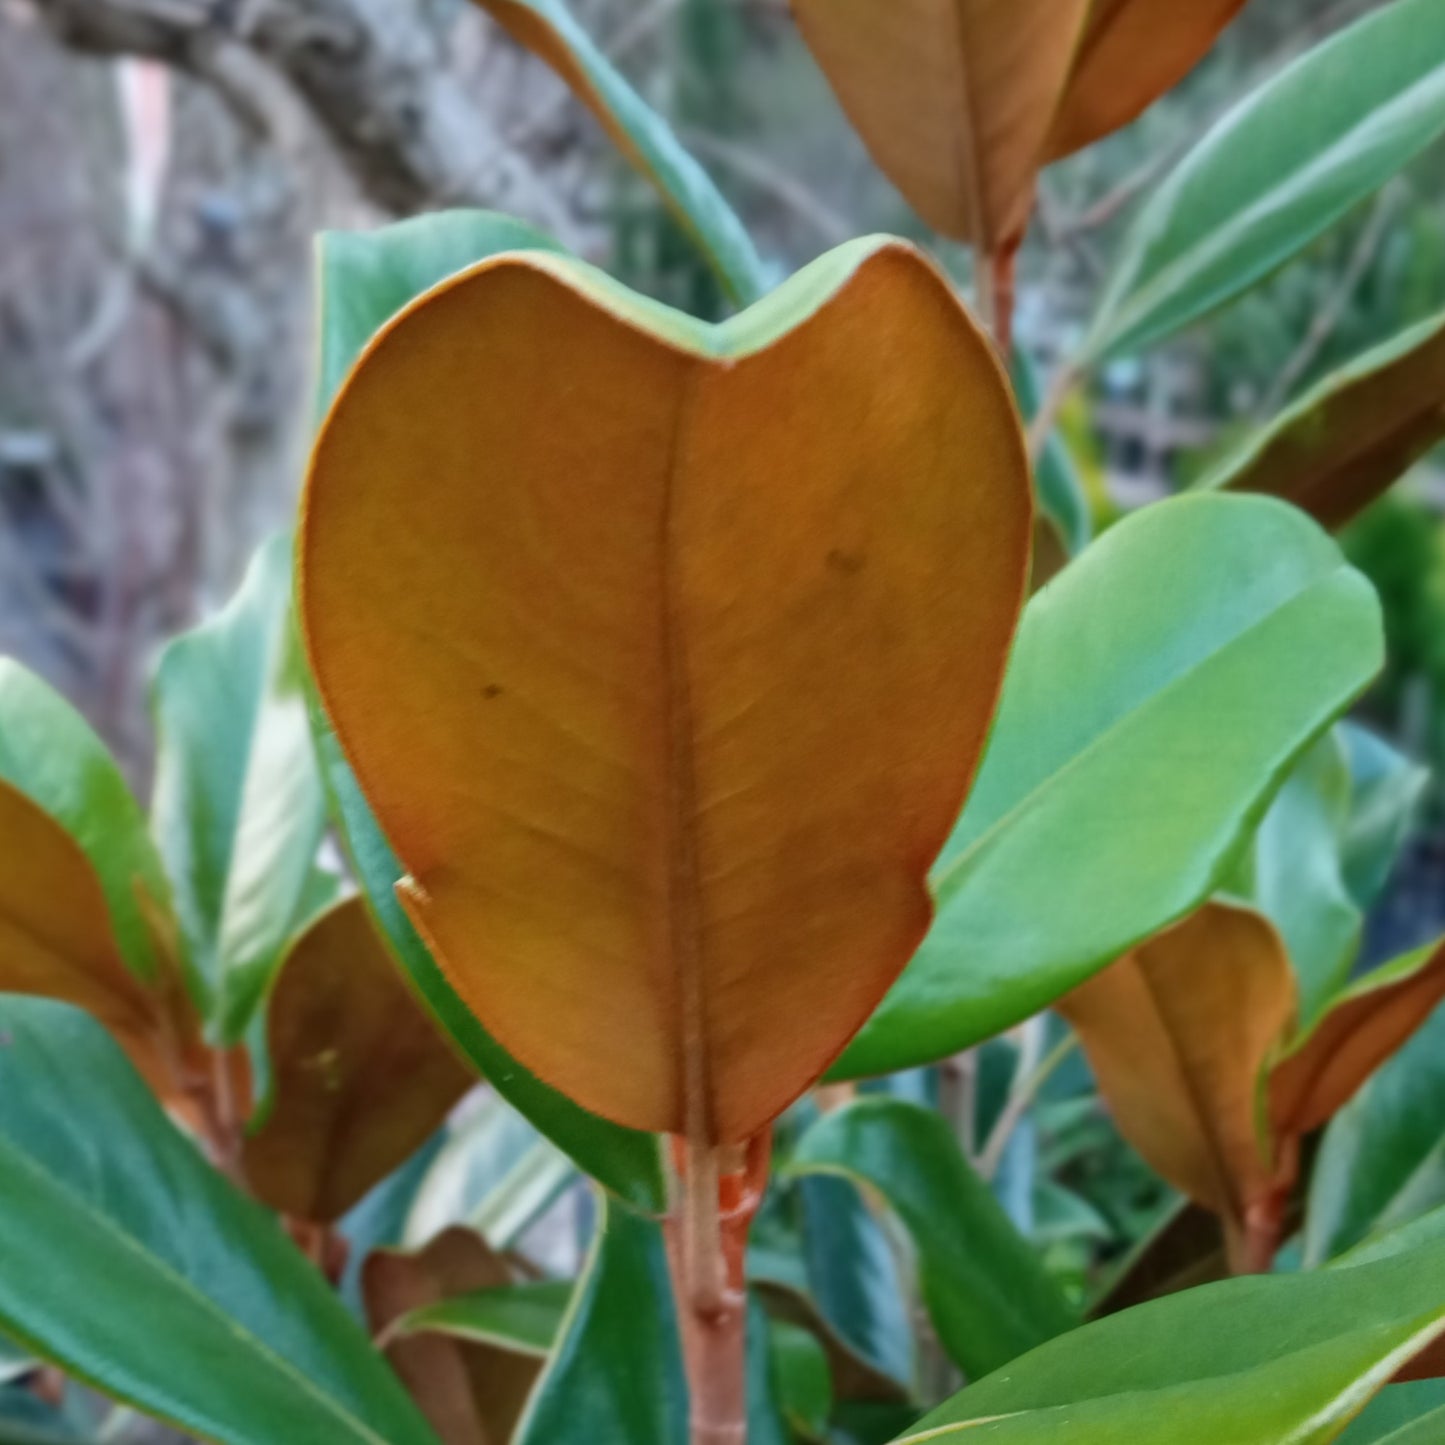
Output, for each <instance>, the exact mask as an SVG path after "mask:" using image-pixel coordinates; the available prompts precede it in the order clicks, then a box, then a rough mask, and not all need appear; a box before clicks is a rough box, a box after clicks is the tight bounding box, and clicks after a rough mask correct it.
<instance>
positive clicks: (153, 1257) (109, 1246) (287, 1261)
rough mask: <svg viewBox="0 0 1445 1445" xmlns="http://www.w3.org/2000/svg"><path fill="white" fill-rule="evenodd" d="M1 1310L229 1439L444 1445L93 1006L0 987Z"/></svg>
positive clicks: (101, 1382)
mask: <svg viewBox="0 0 1445 1445" xmlns="http://www.w3.org/2000/svg"><path fill="white" fill-rule="evenodd" d="M0 1029H3V1033H4V1039H5V1046H4V1047H3V1048H0V1098H3V1099H4V1100H5V1107H4V1109H3V1110H0V1175H3V1177H4V1180H5V1186H4V1189H3V1190H0V1234H3V1236H4V1239H5V1249H4V1251H3V1252H0V1325H3V1327H4V1329H5V1331H6V1333H7V1334H9V1335H11V1336H13V1337H14V1338H15V1339H16V1340H18V1341H21V1342H22V1343H24V1344H25V1345H26V1346H28V1347H29V1348H30V1349H32V1350H33V1351H34V1352H35V1353H36V1354H38V1355H42V1356H44V1357H45V1358H47V1359H50V1360H53V1361H55V1362H56V1363H57V1364H59V1365H61V1366H62V1367H63V1368H64V1369H65V1370H66V1371H67V1372H68V1373H70V1374H71V1375H73V1376H74V1377H75V1378H77V1379H79V1380H83V1381H85V1382H87V1383H89V1384H91V1385H94V1386H95V1387H96V1388H97V1389H100V1390H102V1391H104V1392H105V1393H107V1394H110V1395H113V1396H115V1397H116V1398H118V1399H121V1400H124V1401H126V1402H128V1403H130V1404H133V1405H135V1406H136V1407H137V1408H139V1409H141V1410H143V1411H145V1412H146V1413H148V1414H153V1415H156V1416H158V1417H159V1418H161V1419H164V1420H167V1421H170V1422H171V1423H173V1424H175V1425H176V1426H178V1427H179V1428H181V1429H183V1430H186V1431H187V1432H189V1433H193V1434H196V1435H199V1436H202V1437H203V1438H206V1439H210V1440H215V1441H219V1442H224V1445H275V1442H276V1438H277V1428H278V1426H277V1422H278V1421H285V1435H286V1440H287V1442H288V1445H341V1442H348V1441H350V1442H356V1445H383V1442H385V1445H433V1441H434V1437H433V1436H432V1434H431V1432H430V1430H429V1429H428V1428H427V1426H426V1423H425V1421H424V1420H423V1419H422V1418H421V1416H420V1415H419V1414H418V1413H417V1410H416V1408H415V1407H414V1406H413V1405H412V1403H411V1401H410V1399H409V1398H408V1397H407V1395H406V1394H405V1392H404V1391H403V1390H402V1389H401V1386H400V1385H399V1384H398V1382H397V1380H396V1379H395V1377H394V1376H393V1375H392V1374H391V1373H390V1371H389V1370H388V1369H387V1368H386V1366H385V1364H384V1363H383V1362H382V1360H381V1358H380V1356H379V1355H377V1353H376V1352H375V1350H374V1349H373V1348H372V1346H371V1344H370V1342H369V1341H368V1340H367V1338H366V1336H365V1334H364V1333H363V1332H362V1331H361V1329H360V1328H359V1327H358V1326H357V1324H356V1323H355V1321H354V1320H353V1319H352V1318H351V1316H350V1315H349V1314H348V1313H347V1312H346V1310H345V1308H344V1307H343V1306H342V1305H341V1303H340V1302H339V1301H338V1300H337V1299H336V1298H335V1296H334V1295H333V1294H332V1292H331V1290H330V1289H329V1288H328V1286H327V1285H326V1283H325V1281H324V1280H323V1279H322V1277H321V1276H320V1275H319V1274H318V1273H317V1272H316V1270H315V1269H314V1268H313V1267H312V1266H311V1265H310V1264H309V1263H308V1262H307V1260H306V1259H305V1258H304V1257H303V1256H302V1255H301V1254H300V1253H299V1251H297V1250H296V1248H295V1247H294V1246H293V1245H292V1244H291V1242H290V1241H289V1240H288V1239H287V1238H286V1236H285V1234H284V1233H283V1232H282V1230H281V1228H280V1226H279V1224H278V1223H277V1222H276V1220H275V1219H274V1218H273V1217H272V1216H271V1215H269V1214H267V1213H266V1212H265V1211H264V1210H262V1209H261V1208H260V1207H259V1206H257V1205H255V1204H253V1203H252V1202H251V1201H249V1200H247V1199H245V1198H243V1197H242V1196H241V1195H239V1194H237V1193H236V1192H235V1191H234V1190H233V1189H232V1187H231V1186H230V1185H229V1184H227V1183H226V1181H225V1180H224V1179H223V1178H222V1177H221V1176H220V1175H219V1174H218V1173H217V1172H216V1171H215V1170H214V1169H212V1168H211V1166H210V1165H208V1164H207V1163H206V1162H205V1161H204V1160H203V1159H202V1158H201V1156H200V1155H199V1154H198V1153H197V1152H196V1150H195V1148H194V1146H193V1145H192V1144H191V1143H190V1142H189V1140H187V1139H186V1138H184V1137H183V1136H182V1135H181V1134H180V1133H179V1132H177V1130H176V1129H175V1127H174V1126H173V1125H172V1124H171V1123H170V1121H169V1120H168V1119H167V1118H166V1117H165V1115H164V1114H163V1113H162V1112H161V1111H160V1109H159V1108H158V1106H157V1105H156V1103H155V1100H154V1099H153V1098H152V1096H151V1095H150V1093H149V1091H148V1090H147V1089H146V1086H145V1085H144V1084H143V1083H142V1082H141V1080H140V1078H139V1077H138V1076H137V1075H136V1074H135V1073H134V1071H133V1070H132V1069H131V1067H130V1065H129V1064H128V1063H127V1062H126V1061H125V1059H124V1058H123V1056H122V1055H121V1053H120V1051H119V1049H118V1048H117V1047H116V1046H115V1044H113V1043H112V1042H111V1040H110V1039H109V1038H108V1037H107V1036H106V1034H105V1033H104V1031H103V1030H102V1029H101V1028H100V1026H99V1025H97V1024H95V1023H94V1022H92V1021H91V1020H90V1019H88V1018H87V1017H85V1016H84V1015H83V1014H80V1013H78V1012H76V1011H74V1010H72V1009H69V1008H66V1007H64V1006H62V1005H58V1004H52V1003H49V1002H43V1001H39V1000H32V999H5V1000H3V1001H0Z"/></svg>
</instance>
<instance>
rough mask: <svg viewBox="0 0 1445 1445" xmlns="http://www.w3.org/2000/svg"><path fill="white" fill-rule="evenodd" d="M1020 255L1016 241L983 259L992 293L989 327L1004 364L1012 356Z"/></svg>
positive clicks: (986, 281) (990, 296) (985, 279)
mask: <svg viewBox="0 0 1445 1445" xmlns="http://www.w3.org/2000/svg"><path fill="white" fill-rule="evenodd" d="M1018 254H1019V248H1018V243H1017V242H1014V243H1012V244H1009V245H1005V246H1003V247H1001V248H1000V249H999V250H997V251H995V252H993V253H992V254H991V255H989V256H986V257H984V258H983V264H984V267H985V270H986V273H987V274H986V276H985V278H984V284H985V285H986V286H987V287H988V293H989V306H988V311H989V318H990V325H991V326H992V328H993V339H994V343H995V344H996V345H997V347H998V349H999V352H1000V354H1001V355H1002V356H1003V359H1004V360H1005V361H1008V360H1010V359H1011V358H1012V356H1013V344H1014V302H1015V299H1016V290H1015V285H1014V275H1015V270H1016V266H1017V262H1018Z"/></svg>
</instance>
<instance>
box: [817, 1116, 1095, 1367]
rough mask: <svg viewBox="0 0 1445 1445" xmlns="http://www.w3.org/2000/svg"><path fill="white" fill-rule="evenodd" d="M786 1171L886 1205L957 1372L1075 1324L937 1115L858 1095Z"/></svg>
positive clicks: (1002, 1358)
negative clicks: (899, 1225)
mask: <svg viewBox="0 0 1445 1445" xmlns="http://www.w3.org/2000/svg"><path fill="white" fill-rule="evenodd" d="M790 1167H791V1169H792V1170H793V1171H797V1172H809V1171H818V1172H824V1173H835V1174H841V1175H843V1176H845V1177H846V1178H849V1179H851V1180H853V1181H855V1182H856V1183H860V1184H866V1185H868V1186H870V1187H871V1188H873V1189H876V1190H877V1191H878V1192H879V1193H880V1194H882V1196H883V1197H884V1198H885V1199H886V1200H887V1201H888V1203H889V1205H890V1206H891V1207H892V1208H893V1209H894V1211H895V1212H896V1213H897V1214H898V1217H899V1218H900V1219H901V1220H902V1221H903V1224H904V1226H905V1227H906V1228H907V1230H908V1232H909V1234H910V1235H911V1236H912V1238H913V1241H914V1243H915V1245H916V1246H917V1249H918V1258H919V1274H920V1277H921V1281H922V1286H923V1295H924V1299H925V1301H926V1302H927V1305H928V1310H929V1314H930V1315H931V1316H932V1318H933V1323H934V1327H935V1329H936V1330H937V1331H938V1337H939V1339H940V1340H941V1341H942V1343H943V1345H944V1348H945V1349H947V1351H948V1353H949V1355H950V1356H951V1357H952V1358H953V1360H954V1361H955V1363H957V1364H958V1365H959V1366H960V1368H962V1369H963V1371H964V1372H965V1373H966V1374H968V1375H971V1376H975V1377H977V1376H979V1375H983V1374H986V1373H987V1372H988V1371H990V1370H993V1369H997V1368H998V1367H999V1366H1001V1365H1005V1364H1007V1363H1008V1362H1009V1361H1010V1360H1012V1359H1014V1358H1015V1357H1016V1356H1018V1355H1021V1354H1023V1353H1024V1352H1025V1351H1027V1350H1031V1349H1032V1348H1033V1347H1034V1346H1035V1345H1039V1344H1042V1343H1043V1342H1044V1341H1045V1340H1048V1339H1052V1338H1053V1337H1054V1336H1055V1335H1058V1334H1062V1333H1064V1332H1065V1331H1067V1330H1069V1329H1071V1328H1072V1327H1073V1326H1074V1325H1075V1324H1077V1323H1078V1320H1077V1317H1076V1316H1075V1314H1074V1313H1073V1311H1072V1310H1071V1309H1070V1308H1069V1306H1068V1304H1067V1302H1066V1301H1065V1300H1064V1298H1063V1296H1062V1294H1061V1293H1060V1292H1059V1289H1058V1286H1057V1285H1055V1284H1054V1282H1053V1281H1052V1280H1051V1279H1050V1278H1049V1276H1048V1275H1047V1274H1045V1273H1044V1269H1043V1266H1042V1264H1041V1263H1040V1262H1039V1259H1038V1257H1037V1255H1036V1254H1035V1253H1034V1250H1033V1247H1032V1246H1031V1245H1030V1244H1029V1243H1028V1242H1027V1241H1026V1240H1025V1239H1024V1238H1023V1237H1022V1236H1021V1235H1020V1234H1019V1233H1018V1231H1017V1230H1015V1228H1014V1227H1013V1225H1012V1224H1011V1223H1010V1222H1009V1219H1008V1216H1007V1215H1006V1214H1005V1213H1004V1212H1003V1210H1002V1208H1001V1207H1000V1206H999V1204H998V1202H997V1200H995V1199H994V1197H993V1194H992V1193H991V1192H990V1190H989V1188H988V1186H987V1185H986V1184H985V1183H984V1182H983V1181H982V1180H981V1179H979V1177H978V1176H977V1175H976V1174H975V1173H974V1172H973V1171H972V1170H971V1169H970V1168H969V1166H968V1164H967V1162H966V1161H965V1160H964V1157H963V1154H962V1151H961V1150H960V1149H959V1147H958V1143H957V1141H956V1140H955V1139H954V1137H953V1134H952V1132H951V1131H950V1130H949V1128H948V1125H947V1123H946V1122H945V1121H944V1119H943V1117H942V1115H940V1114H937V1113H934V1112H933V1111H931V1110H928V1109H924V1108H921V1107H920V1106H919V1105H917V1104H910V1103H907V1102H905V1101H903V1100H901V1099H889V1098H886V1097H870V1098H863V1099H859V1100H857V1101H855V1102H854V1103H851V1104H848V1105H845V1106H844V1107H843V1108H841V1109H838V1110H835V1111H834V1112H833V1113H831V1114H827V1115H825V1116H824V1117H823V1118H822V1119H820V1120H819V1121H818V1122H817V1123H816V1124H814V1125H813V1127H812V1128H811V1129H809V1130H808V1132H807V1134H805V1135H804V1136H803V1139H802V1141H801V1142H800V1143H799V1145H798V1148H797V1151H796V1152H795V1154H794V1156H793V1160H792V1164H791V1166H790Z"/></svg>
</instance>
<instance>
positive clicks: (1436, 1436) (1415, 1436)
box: [1380, 1405, 1445, 1445]
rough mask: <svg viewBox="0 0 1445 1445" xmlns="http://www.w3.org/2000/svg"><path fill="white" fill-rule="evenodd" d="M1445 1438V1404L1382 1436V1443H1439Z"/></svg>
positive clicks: (1383, 1444)
mask: <svg viewBox="0 0 1445 1445" xmlns="http://www.w3.org/2000/svg"><path fill="white" fill-rule="evenodd" d="M1441 1440H1445V1405H1442V1406H1441V1407H1440V1408H1439V1409H1437V1410H1431V1411H1430V1412H1429V1413H1428V1414H1425V1415H1421V1416H1420V1417H1419V1419H1417V1420H1412V1421H1411V1422H1410V1423H1409V1424H1408V1425H1401V1426H1400V1428H1399V1429H1398V1430H1393V1431H1391V1432H1390V1434H1388V1435H1385V1436H1382V1437H1381V1440H1380V1445H1439V1442H1440V1441H1441Z"/></svg>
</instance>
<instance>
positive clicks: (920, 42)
mask: <svg viewBox="0 0 1445 1445" xmlns="http://www.w3.org/2000/svg"><path fill="white" fill-rule="evenodd" d="M1089 8H1090V4H1089V0H1010V3H1008V4H1004V5H1000V4H997V3H994V0H888V3H886V4H879V3H878V0H793V13H794V14H795V15H796V16H797V19H798V26H799V28H800V29H801V30H802V32H803V36H804V38H805V39H806V40H807V42H808V45H809V47H810V48H811V50H812V52H813V54H814V56H815V57H816V58H817V61H818V64H819V65H820V66H821V67H822V69H823V73H824V74H825V75H826V76H827V77H828V81H829V83H830V84H831V85H832V87H833V90H834V91H835V93H836V94H837V96H838V99H839V101H840V103H841V104H842V106H843V109H844V110H845V111H846V112H847V113H848V117H849V119H850V120H851V121H852V122H853V124H854V125H855V126H856V127H857V129H858V133H859V134H860V135H861V136H862V137H863V141H864V143H865V144H866V145H867V147H868V149H869V151H871V152H872V155H873V158H874V160H876V161H877V162H878V165H879V166H880V168H881V169H882V170H883V171H884V172H885V174H886V175H887V176H888V178H889V179H890V180H891V181H892V182H893V183H894V185H896V186H897V187H898V189H899V190H900V191H902V193H903V195H904V197H905V198H906V199H907V201H908V203H909V204H910V205H911V206H912V207H913V209H914V210H915V211H917V212H918V214H919V215H920V216H922V217H923V219H924V220H925V221H927V222H928V224H929V225H930V226H932V227H933V228H934V229H935V230H937V231H941V232H943V234H944V235H946V236H952V237H954V238H955V239H957V240H960V241H969V242H972V243H973V244H974V245H975V246H977V247H978V248H979V249H980V250H981V251H982V252H984V253H986V254H994V253H998V252H1007V251H1009V250H1011V249H1013V248H1015V247H1016V246H1017V245H1018V243H1019V241H1020V240H1021V239H1022V238H1023V234H1024V230H1025V229H1026V227H1027V226H1028V220H1029V214H1030V212H1031V211H1032V209H1033V202H1034V180H1035V175H1036V173H1037V171H1038V168H1039V165H1040V163H1041V161H1042V159H1043V155H1044V152H1045V149H1046V146H1047V143H1048V139H1049V132H1050V127H1051V125H1052V123H1053V119H1054V114H1055V111H1056V109H1057V107H1058V103H1059V98H1060V96H1061V95H1062V94H1063V92H1064V89H1065V86H1066V85H1067V82H1068V76H1069V69H1070V66H1071V64H1072V62H1073V58H1074V54H1075V51H1076V48H1077V46H1078V44H1079V40H1080V37H1081V35H1082V34H1083V29H1084V22H1085V19H1086V17H1087V15H1088V11H1089Z"/></svg>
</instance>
